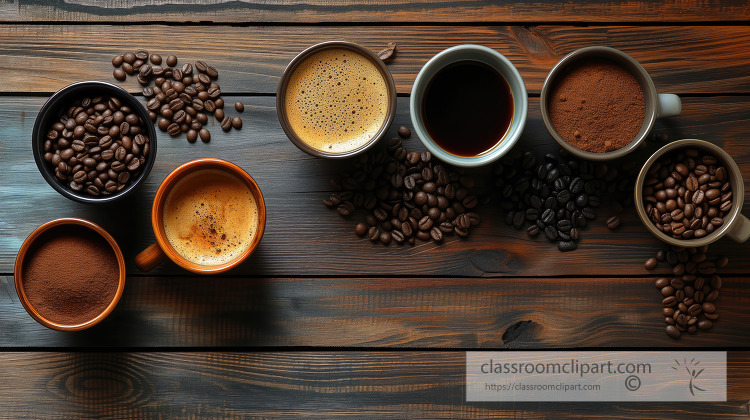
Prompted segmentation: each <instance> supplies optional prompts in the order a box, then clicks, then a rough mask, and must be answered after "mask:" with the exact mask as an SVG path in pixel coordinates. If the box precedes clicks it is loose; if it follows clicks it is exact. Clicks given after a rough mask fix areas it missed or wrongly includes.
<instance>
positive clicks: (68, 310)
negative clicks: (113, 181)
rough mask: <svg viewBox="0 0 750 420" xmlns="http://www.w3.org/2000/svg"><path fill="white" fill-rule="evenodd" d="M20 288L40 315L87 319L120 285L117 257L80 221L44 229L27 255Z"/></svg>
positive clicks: (72, 320) (68, 321)
mask: <svg viewBox="0 0 750 420" xmlns="http://www.w3.org/2000/svg"><path fill="white" fill-rule="evenodd" d="M22 275H23V288H24V290H25V292H26V296H27V297H28V298H29V302H30V303H31V305H32V306H33V307H34V309H36V310H37V312H39V314H40V315H42V316H43V317H44V318H46V319H48V320H50V321H52V322H55V323H58V324H64V325H77V324H82V323H84V322H87V321H90V320H92V319H93V318H95V317H97V316H98V315H99V314H101V313H102V312H104V310H105V309H106V308H107V306H109V304H110V302H112V299H113V298H114V296H115V293H116V292H117V287H118V284H119V275H120V272H119V266H118V264H117V257H116V255H115V253H114V251H113V250H112V247H111V246H110V245H109V243H107V241H106V240H105V239H104V238H102V237H101V236H100V235H99V234H97V233H96V232H93V231H92V230H90V229H88V228H86V227H83V226H58V227H55V228H52V229H50V230H48V231H47V232H45V233H43V234H42V235H41V236H40V237H39V238H37V241H36V242H35V244H34V245H33V246H32V248H31V249H29V252H28V253H27V254H26V256H25V260H24V268H23V272H22Z"/></svg>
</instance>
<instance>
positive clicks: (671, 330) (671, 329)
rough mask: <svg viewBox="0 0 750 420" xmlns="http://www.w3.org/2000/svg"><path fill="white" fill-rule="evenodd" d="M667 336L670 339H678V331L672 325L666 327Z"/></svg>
mask: <svg viewBox="0 0 750 420" xmlns="http://www.w3.org/2000/svg"><path fill="white" fill-rule="evenodd" d="M667 335H668V336H670V337H672V338H680V330H679V329H677V327H675V326H674V325H667Z"/></svg>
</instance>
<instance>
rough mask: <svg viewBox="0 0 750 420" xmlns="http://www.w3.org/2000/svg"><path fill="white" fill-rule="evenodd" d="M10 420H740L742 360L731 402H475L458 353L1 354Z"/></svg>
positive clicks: (731, 385) (746, 358) (732, 369)
mask: <svg viewBox="0 0 750 420" xmlns="http://www.w3.org/2000/svg"><path fill="white" fill-rule="evenodd" d="M0 362H1V363H0V374H2V377H3V378H4V380H3V381H2V382H0V404H1V405H2V407H3V414H4V415H7V416H8V417H12V418H50V417H55V418H58V417H59V418H103V417H104V418H120V419H140V418H176V417H177V418H228V417H229V418H251V417H253V418H254V417H295V418H296V417H314V418H332V417H347V418H349V417H367V418H395V417H408V418H417V417H418V418H692V417H698V416H700V417H708V418H711V419H734V418H747V414H748V411H747V401H748V399H750V388H749V385H748V384H750V381H748V378H750V354H748V352H730V353H729V354H728V363H727V365H728V372H729V377H728V383H727V402H721V403H705V402H701V403H685V402H682V403H674V402H654V403H645V404H644V403H564V402H537V403H531V402H526V403H518V402H513V401H506V402H494V403H477V402H466V398H465V392H466V388H465V376H464V375H465V354H464V353H463V352H283V353H148V352H146V353H73V354H71V353H57V352H50V353H17V352H5V353H2V354H0Z"/></svg>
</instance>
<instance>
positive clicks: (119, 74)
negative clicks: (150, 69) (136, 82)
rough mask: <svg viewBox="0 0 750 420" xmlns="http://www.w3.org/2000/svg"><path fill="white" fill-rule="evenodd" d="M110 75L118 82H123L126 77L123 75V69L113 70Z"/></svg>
mask: <svg viewBox="0 0 750 420" xmlns="http://www.w3.org/2000/svg"><path fill="white" fill-rule="evenodd" d="M118 57H119V56H118ZM112 75H113V76H114V77H115V79H117V80H119V81H123V80H125V79H126V78H127V77H128V75H127V74H126V73H125V70H123V69H115V70H114V71H113V72H112Z"/></svg>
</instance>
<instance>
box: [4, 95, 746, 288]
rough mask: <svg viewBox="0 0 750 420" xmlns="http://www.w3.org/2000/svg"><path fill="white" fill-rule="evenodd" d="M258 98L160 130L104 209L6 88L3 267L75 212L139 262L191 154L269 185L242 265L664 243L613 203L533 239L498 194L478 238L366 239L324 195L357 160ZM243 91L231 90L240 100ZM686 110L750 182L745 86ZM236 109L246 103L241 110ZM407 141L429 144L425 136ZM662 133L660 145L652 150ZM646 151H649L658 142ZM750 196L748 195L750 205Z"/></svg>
mask: <svg viewBox="0 0 750 420" xmlns="http://www.w3.org/2000/svg"><path fill="white" fill-rule="evenodd" d="M237 99H239V100H242V101H243V102H244V103H246V104H247V107H246V110H245V112H244V114H243V119H244V120H245V127H244V128H243V129H242V130H240V131H232V132H230V133H229V134H225V133H223V132H222V131H221V130H220V129H219V127H218V124H217V123H216V122H212V123H211V124H212V125H210V126H209V127H210V129H211V131H212V133H214V136H213V139H212V141H211V143H209V144H203V143H200V142H198V143H196V144H192V145H191V144H188V143H187V141H186V140H185V139H184V138H183V137H180V138H176V139H172V138H170V137H169V136H167V135H165V134H164V133H159V136H158V141H159V143H158V144H159V147H158V158H157V162H156V164H155V166H154V169H153V171H152V173H151V175H150V176H149V178H148V179H147V181H146V183H145V184H144V185H143V188H141V189H140V190H139V191H137V193H136V194H135V195H134V196H132V197H130V198H128V199H127V200H126V201H125V202H123V203H122V204H120V205H117V206H113V207H105V208H98V207H94V206H87V205H82V204H78V203H74V202H71V201H70V200H68V199H66V198H64V197H62V196H61V195H59V194H58V193H57V192H55V191H54V190H53V189H52V188H51V187H49V186H48V185H47V184H46V183H45V182H44V180H43V179H42V177H41V175H40V174H39V173H38V170H37V168H36V165H35V164H34V161H33V158H32V156H31V147H30V144H29V141H30V140H29V136H30V133H31V131H32V126H33V123H34V119H35V117H36V112H37V110H38V109H39V107H40V106H41V104H42V102H43V101H44V99H43V98H28V97H2V98H0V118H2V121H3V122H4V123H3V124H2V125H0V163H1V164H0V203H2V207H1V208H2V210H1V211H2V217H0V273H4V274H10V273H11V272H12V270H13V263H14V260H15V256H16V252H17V251H18V249H19V248H20V246H21V243H22V242H23V240H24V239H25V238H26V236H27V235H29V234H30V233H31V232H32V231H33V229H35V228H36V227H37V226H39V225H41V224H42V223H44V222H46V221H48V220H51V219H55V218H59V217H66V216H78V217H84V218H88V219H91V220H93V221H95V222H97V223H99V224H101V225H102V226H103V227H105V228H106V229H108V230H109V231H110V232H111V233H112V234H113V235H114V236H115V237H116V238H117V239H118V241H119V243H120V245H121V247H122V248H123V252H124V253H125V256H126V259H127V261H128V262H129V272H130V273H131V274H135V273H137V271H136V269H135V268H134V266H133V265H132V261H133V258H134V257H135V255H136V254H137V253H138V252H139V251H140V250H142V249H143V248H145V247H146V246H148V245H149V243H150V242H151V241H153V233H152V232H151V224H150V208H151V202H152V199H153V196H154V194H155V191H156V188H157V187H158V185H159V183H160V182H161V181H162V180H163V179H164V177H165V176H166V175H167V173H169V172H170V171H171V170H172V169H174V168H176V167H177V166H178V165H180V164H181V163H184V162H186V161H188V160H190V159H194V158H198V157H207V156H213V157H219V158H223V159H227V160H230V161H234V162H236V163H237V164H239V165H240V166H242V167H243V168H245V169H246V170H247V171H248V172H249V173H250V174H251V175H252V176H253V177H255V179H256V180H257V181H258V183H259V185H260V188H261V190H262V191H263V192H264V194H265V196H266V203H267V208H268V215H269V217H268V223H267V230H266V234H265V237H264V238H263V242H262V243H261V246H260V248H259V249H258V251H257V252H256V253H255V254H254V255H253V256H252V257H251V258H250V260H249V261H248V262H247V264H244V265H243V266H242V267H239V268H238V269H236V270H235V271H234V274H235V275H244V274H252V275H259V276H297V275H300V276H334V275H363V276H366V275H382V276H391V275H396V276H398V275H403V276H414V275H420V276H421V275H430V276H532V277H544V276H550V275H554V276H556V275H572V276H576V275H609V276H619V275H621V274H622V273H627V274H628V275H646V274H647V272H646V271H645V270H644V269H643V268H642V267H643V262H644V261H645V260H646V259H647V258H649V257H651V256H653V255H654V253H655V252H656V251H657V250H658V249H661V247H662V245H661V244H660V243H659V241H658V240H657V239H656V238H654V237H653V236H651V234H650V233H648V231H647V230H646V229H645V227H643V226H642V225H641V223H640V221H639V220H638V219H637V216H636V215H635V210H634V209H632V208H630V209H628V210H626V211H625V212H624V213H623V214H622V215H621V216H622V218H623V225H622V227H621V228H620V229H619V230H618V232H617V233H613V232H610V231H609V230H608V229H607V228H606V227H605V226H604V220H606V217H607V216H609V215H611V214H613V210H612V209H611V207H608V206H609V204H605V205H604V207H603V208H602V209H601V210H600V218H599V220H598V221H596V222H594V223H593V224H592V226H590V227H589V228H588V229H587V230H584V231H583V233H582V237H583V239H582V241H581V243H580V248H579V249H578V250H577V251H575V252H574V253H570V254H563V253H560V252H559V251H558V250H557V248H556V247H555V246H554V245H553V244H550V243H548V242H547V241H546V239H541V238H536V239H530V238H529V237H528V236H527V235H526V233H525V232H524V231H518V230H515V229H513V228H512V227H509V226H506V225H505V223H504V222H503V219H504V213H503V212H502V211H501V210H500V209H499V207H498V206H497V204H488V205H483V206H481V207H480V208H479V214H480V215H481V216H482V218H483V221H482V223H481V225H479V226H478V227H477V228H476V229H475V230H474V231H473V233H472V235H471V236H470V237H469V238H468V239H467V240H459V239H457V238H451V239H450V240H447V241H445V243H443V244H440V245H438V244H434V243H423V244H419V245H418V246H414V247H409V246H401V247H399V246H395V245H394V246H391V247H384V246H380V245H374V244H372V243H370V242H369V241H367V240H364V239H360V238H357V237H356V236H355V235H354V233H353V227H354V224H356V222H357V221H359V220H360V218H361V219H363V218H364V216H363V215H362V216H360V217H359V218H353V219H352V220H346V219H343V218H341V217H340V216H339V215H338V214H337V213H336V212H335V211H333V210H330V209H327V208H326V207H324V206H323V204H322V200H323V199H324V198H327V197H328V195H329V194H330V192H331V186H330V184H329V180H330V179H331V178H332V177H333V176H334V175H335V174H336V173H338V172H339V171H341V170H342V169H343V168H345V167H346V163H345V162H331V161H328V160H323V159H317V158H312V157H310V156H308V155H306V154H305V153H303V152H301V151H299V150H298V149H297V148H296V147H294V146H293V145H292V144H291V142H290V141H289V140H288V139H287V138H286V136H285V135H284V133H283V131H282V130H281V128H280V126H279V123H278V121H277V118H276V113H275V110H274V98H270V97H252V98H248V97H237ZM233 100H234V99H231V100H230V103H231V102H233ZM538 107H539V105H538V101H537V100H536V99H534V100H532V101H531V104H530V112H529V115H530V117H529V121H528V123H527V126H526V130H525V132H524V135H523V138H522V140H521V142H520V143H519V146H518V147H520V148H522V149H524V150H533V151H535V152H537V153H538V154H539V156H541V154H542V153H543V152H545V151H554V150H556V149H557V147H556V146H555V145H554V144H553V143H554V142H553V141H552V140H551V138H550V137H549V134H548V133H547V132H546V130H545V128H544V125H543V123H542V121H541V117H540V114H539V110H538ZM684 108H685V110H684V113H683V115H682V116H679V117H676V118H671V119H669V120H668V121H663V122H660V123H658V127H657V129H656V131H657V132H660V133H668V134H669V136H670V137H671V138H673V139H677V138H685V137H697V138H703V139H706V140H709V141H712V142H715V143H717V144H721V145H723V146H724V147H725V148H726V149H727V151H728V152H729V153H730V154H731V155H733V156H734V157H735V159H736V161H737V163H738V164H739V165H740V167H741V168H742V172H743V175H744V179H745V189H746V190H748V187H750V148H748V146H747V141H746V139H748V138H750V120H749V119H748V118H750V117H748V116H749V115H750V100H748V99H747V98H744V97H716V98H687V99H686V100H685V107H684ZM407 110H408V106H407V99H406V98H401V99H400V102H399V106H398V116H397V119H396V122H395V124H394V126H393V127H392V128H391V135H395V130H396V127H398V126H399V125H401V124H407V125H410V124H409V122H408V121H409V117H408V115H407ZM231 112H232V113H234V111H231ZM406 144H407V147H408V148H409V149H414V150H423V149H422V146H421V143H419V141H418V140H417V139H416V138H412V139H409V140H408V141H407V142H406ZM658 146H659V144H654V145H652V146H650V149H654V148H656V147H658ZM643 152H644V153H641V155H640V157H637V156H636V157H635V158H636V159H643V160H645V156H644V155H646V154H648V150H644V151H643ZM470 173H473V174H474V175H475V177H476V178H477V179H478V180H479V181H480V183H481V184H484V187H483V188H484V189H482V188H480V189H479V190H478V191H477V192H479V193H482V192H484V193H489V192H491V191H492V188H491V186H492V179H491V176H490V175H489V174H488V168H483V169H479V170H476V171H470ZM748 209H750V204H748V203H746V204H745V214H748V213H750V212H748ZM748 246H750V244H744V245H740V246H737V245H736V244H734V243H732V242H731V241H730V240H729V239H726V238H725V239H722V240H721V241H719V242H718V243H717V244H716V245H714V246H712V250H713V251H712V253H715V254H716V255H719V254H721V253H726V254H727V255H728V256H729V257H730V259H731V263H730V265H729V266H728V267H727V268H726V269H725V272H726V273H734V274H740V273H742V274H747V273H750V259H748V258H747V250H748ZM155 273H182V271H181V270H178V269H177V267H176V266H175V265H174V264H171V263H170V264H165V265H163V266H162V267H160V268H159V269H158V270H157V271H155Z"/></svg>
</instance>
